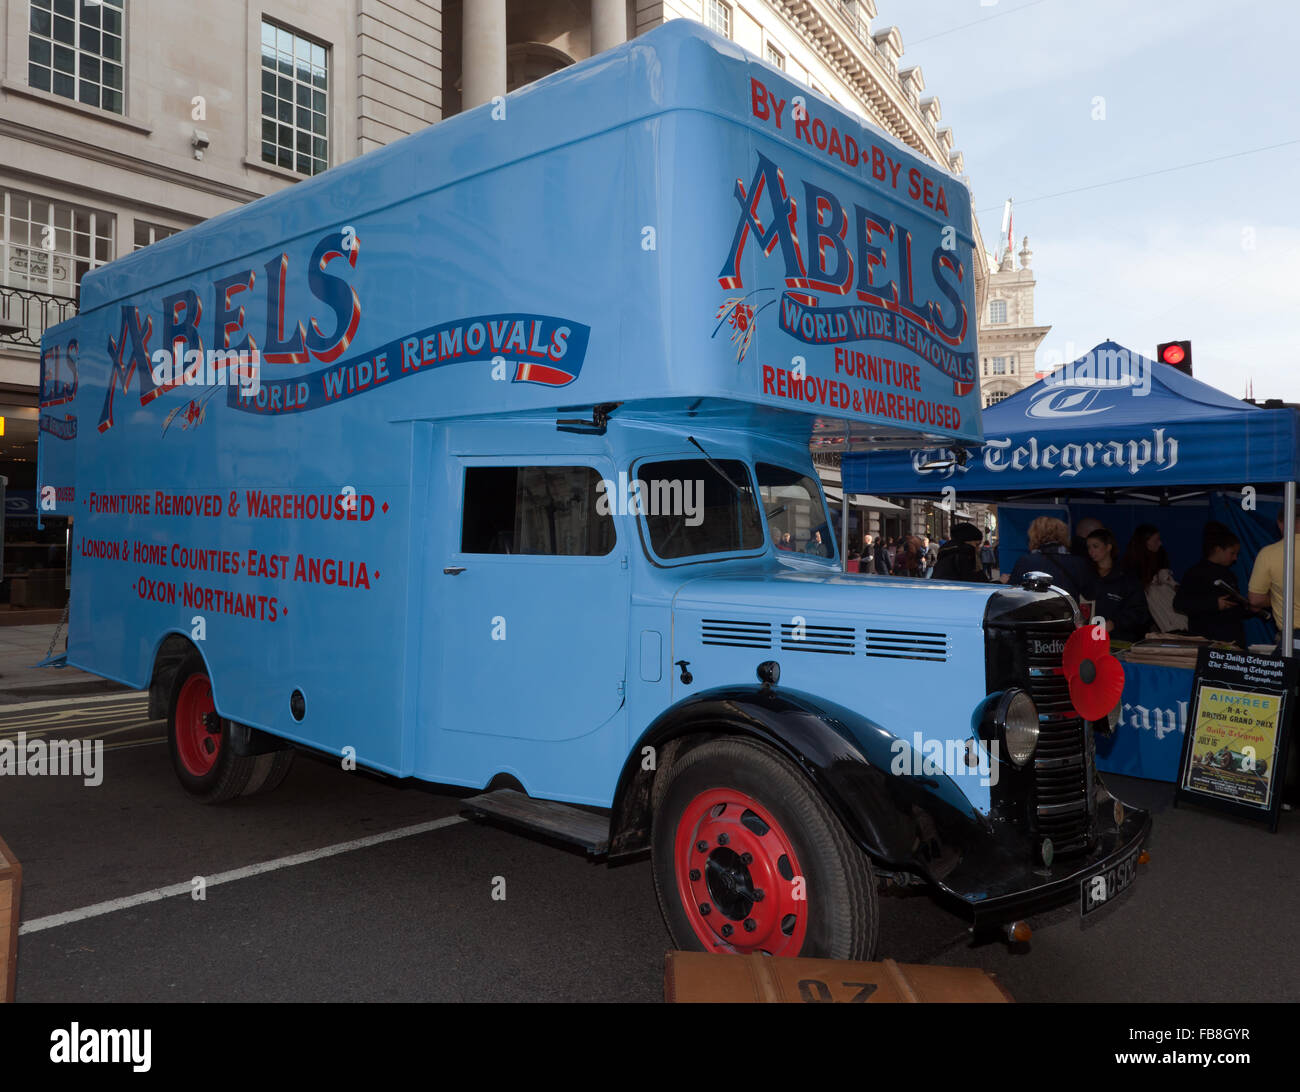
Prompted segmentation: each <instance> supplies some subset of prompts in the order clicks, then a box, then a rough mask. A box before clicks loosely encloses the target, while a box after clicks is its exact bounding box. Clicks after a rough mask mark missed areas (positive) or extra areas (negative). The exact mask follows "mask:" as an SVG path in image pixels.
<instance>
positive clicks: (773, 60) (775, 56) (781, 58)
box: [767, 42, 785, 72]
mask: <svg viewBox="0 0 1300 1092" xmlns="http://www.w3.org/2000/svg"><path fill="white" fill-rule="evenodd" d="M767 63H768V64H772V65H776V67H777V68H779V69H781V71H782V72H784V71H785V54H784V53H782V52H781V51H780V50H779V49H777V48H776V46H774V45H773V44H772V43H771V42H768V43H767Z"/></svg>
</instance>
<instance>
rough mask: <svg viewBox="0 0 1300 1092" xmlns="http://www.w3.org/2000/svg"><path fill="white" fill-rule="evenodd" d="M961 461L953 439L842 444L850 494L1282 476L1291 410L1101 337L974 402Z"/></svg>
mask: <svg viewBox="0 0 1300 1092" xmlns="http://www.w3.org/2000/svg"><path fill="white" fill-rule="evenodd" d="M984 436H985V442H984V443H983V445H981V446H979V447H972V448H971V449H970V450H969V452H968V458H967V461H966V465H965V466H960V465H956V461H955V459H954V451H953V449H943V448H934V447H930V448H921V449H914V450H911V451H881V452H876V453H873V454H864V455H852V454H848V455H845V457H844V460H843V465H844V486H845V488H846V489H847V490H848V491H849V492H850V493H866V492H871V493H876V494H880V495H900V494H923V493H938V492H941V491H942V490H943V489H944V487H945V486H952V487H953V488H955V489H956V490H957V492H958V494H959V496H960V497H961V498H962V500H970V499H975V498H979V497H989V498H991V499H997V498H1004V499H1005V498H1008V497H1010V496H1015V495H1019V494H1024V493H1035V492H1037V493H1057V494H1061V493H1065V492H1071V493H1074V492H1080V491H1094V490H1095V491H1106V490H1123V489H1129V490H1132V489H1136V490H1139V491H1141V492H1148V493H1149V492H1151V491H1153V490H1162V489H1164V488H1166V487H1188V486H1208V485H1238V484H1248V483H1256V484H1260V483H1274V482H1293V481H1296V480H1297V476H1300V458H1298V456H1297V450H1296V436H1297V418H1296V411H1294V410H1290V409H1261V408H1259V407H1256V406H1252V405H1250V404H1249V403H1247V402H1242V401H1241V400H1240V399H1237V398H1232V397H1231V396H1229V395H1227V394H1224V393H1223V392H1222V391H1220V390H1217V389H1216V388H1214V387H1211V386H1209V385H1208V384H1206V383H1201V382H1199V381H1198V380H1196V379H1192V378H1191V377H1190V376H1186V375H1184V374H1183V373H1182V372H1179V371H1177V370H1176V369H1174V368H1171V367H1169V366H1168V365H1165V364H1159V363H1156V362H1155V361H1153V360H1149V359H1147V358H1146V357H1144V356H1140V355H1138V354H1137V353H1134V352H1131V351H1130V350H1128V349H1125V348H1124V347H1123V346H1121V345H1117V344H1116V343H1115V342H1113V341H1107V342H1103V343H1102V344H1100V345H1098V346H1097V347H1096V348H1095V349H1093V350H1092V351H1091V352H1090V353H1088V354H1086V355H1085V356H1083V357H1081V358H1080V359H1079V360H1077V361H1075V362H1074V363H1073V364H1070V365H1067V366H1066V367H1064V368H1062V369H1060V370H1059V371H1057V372H1054V373H1053V374H1052V375H1049V376H1047V377H1046V378H1044V379H1042V380H1040V381H1039V382H1037V383H1035V384H1034V385H1033V386H1030V387H1026V388H1025V389H1024V390H1023V391H1020V392H1018V393H1017V394H1014V395H1012V396H1011V397H1010V398H1007V399H1004V400H1003V401H1001V402H999V403H998V404H997V405H995V406H993V407H992V408H991V409H989V410H986V411H985V413H984Z"/></svg>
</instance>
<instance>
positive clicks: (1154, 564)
mask: <svg viewBox="0 0 1300 1092" xmlns="http://www.w3.org/2000/svg"><path fill="white" fill-rule="evenodd" d="M1124 568H1125V569H1127V570H1128V571H1129V572H1131V573H1132V574H1133V575H1134V576H1136V577H1137V578H1138V579H1139V580H1141V581H1142V587H1143V588H1149V587H1150V586H1151V583H1152V581H1154V580H1155V579H1156V577H1157V576H1158V575H1159V573H1160V570H1161V569H1167V568H1169V554H1168V553H1166V552H1165V547H1164V543H1163V542H1162V541H1161V539H1160V528H1159V527H1157V526H1156V525H1155V524H1154V523H1140V524H1138V526H1137V528H1136V529H1135V530H1134V531H1133V537H1132V538H1130V539H1129V540H1128V549H1127V550H1125V551H1124Z"/></svg>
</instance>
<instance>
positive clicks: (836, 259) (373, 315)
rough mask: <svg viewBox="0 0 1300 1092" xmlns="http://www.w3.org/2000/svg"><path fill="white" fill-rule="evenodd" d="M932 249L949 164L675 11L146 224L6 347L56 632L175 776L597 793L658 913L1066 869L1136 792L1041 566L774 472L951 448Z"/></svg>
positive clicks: (778, 921) (873, 903)
mask: <svg viewBox="0 0 1300 1092" xmlns="http://www.w3.org/2000/svg"><path fill="white" fill-rule="evenodd" d="M974 260H975V256H974V254H973V252H972V234H971V212H970V195H969V192H968V190H967V189H966V187H965V185H964V183H963V182H962V181H961V180H960V179H957V178H955V177H953V176H952V175H950V174H948V173H947V172H946V171H944V170H943V169H941V168H939V167H937V166H936V165H935V164H934V163H931V162H929V161H927V160H923V159H920V158H919V157H917V156H916V155H915V154H914V153H913V152H911V151H910V150H908V149H906V148H904V147H902V146H900V145H898V144H897V143H896V142H894V141H893V140H892V139H891V138H889V137H888V136H886V135H885V134H883V133H880V132H878V131H876V130H874V129H871V128H870V127H869V126H866V125H864V124H863V123H862V122H861V121H860V120H858V119H855V118H853V117H851V116H849V115H848V114H845V113H844V112H842V111H841V110H840V109H839V108H838V107H836V106H835V105H834V104H833V103H830V102H829V101H828V100H824V99H821V98H820V97H818V96H816V95H815V94H811V93H810V92H809V91H808V89H806V88H802V87H799V86H797V85H794V84H791V83H789V82H788V81H787V80H786V78H785V76H784V75H783V74H782V73H781V72H779V71H778V70H776V69H774V68H770V67H768V66H765V65H763V64H762V63H761V62H760V61H758V60H757V59H755V58H752V57H750V56H749V55H747V54H745V53H744V52H743V51H741V50H739V49H737V48H736V47H735V46H734V45H733V44H732V43H730V42H726V41H724V40H723V39H720V38H718V37H716V36H714V35H712V34H710V33H709V32H707V31H704V30H702V29H700V28H698V27H695V26H694V25H692V24H688V23H686V22H675V23H671V24H668V25H666V26H664V27H662V28H660V29H658V30H656V31H654V32H652V33H650V34H647V35H645V36H643V37H641V38H638V39H636V40H635V41H633V42H630V43H627V44H626V45H624V46H621V47H619V48H617V49H615V50H612V51H610V52H609V53H606V54H602V55H601V56H599V57H596V58H593V59H592V60H590V61H588V62H584V63H583V64H580V65H575V66H574V67H573V68H572V69H566V70H565V71H563V72H561V73H557V74H556V75H554V76H552V77H549V78H547V79H545V80H542V81H539V82H538V83H537V84H535V85H530V86H529V87H528V88H525V89H523V90H521V91H520V92H517V93H515V94H513V95H511V96H509V97H508V98H507V100H506V105H505V109H504V113H503V114H501V115H500V116H497V114H496V113H494V112H493V111H492V110H489V109H488V108H486V107H485V108H483V109H480V110H475V111H469V112H468V113H466V114H463V115H459V116H457V117H455V118H453V119H450V120H448V121H446V122H442V123H440V124H438V125H437V126H434V127H432V128H431V129H429V130H428V131H426V132H424V133H420V134H416V135H415V136H413V137H410V138H407V139H406V140H403V141H399V142H397V143H396V144H393V145H391V146H389V147H387V148H384V149H382V150H379V151H376V152H372V153H369V154H367V155H365V156H363V157H361V158H360V159H358V160H355V161H353V162H350V163H347V164H343V165H341V166H339V167H336V168H334V169H332V170H330V171H327V172H325V173H324V174H322V175H319V176H317V177H315V178H313V179H311V180H310V181H306V182H302V183H300V184H298V185H297V186H295V187H293V188H292V189H291V190H287V191H285V192H283V193H280V194H277V195H275V196H273V197H270V198H266V199H263V200H261V201H258V202H255V203H254V204H253V205H250V206H248V207H246V208H243V209H239V210H235V211H233V212H231V213H227V214H225V215H223V216H221V217H218V218H216V219H214V220H212V221H209V222H208V223H205V224H202V225H199V226H198V227H195V228H193V229H191V230H189V231H186V232H183V233H181V234H179V235H177V236H174V237H172V238H169V239H167V240H163V241H161V242H159V243H157V244H155V245H154V246H151V247H149V248H147V250H144V251H141V252H139V253H137V254H134V255H132V256H130V257H127V258H124V259H121V260H120V261H118V262H114V263H112V264H111V265H109V266H106V267H104V268H103V269H101V270H97V271H94V272H92V273H91V274H89V275H88V276H87V277H86V278H85V281H84V283H83V290H82V308H81V313H80V314H79V315H78V316H77V317H76V318H75V319H73V320H71V321H69V322H68V323H64V324H61V325H60V326H58V327H54V328H52V329H51V330H49V331H48V332H47V335H46V340H45V343H44V344H43V347H42V361H43V368H44V373H43V384H42V392H43V402H42V415H41V447H40V466H39V468H38V478H39V481H40V483H41V503H42V508H43V509H44V510H45V511H46V512H48V513H53V514H60V515H70V516H73V517H75V522H74V527H73V536H72V537H73V544H74V549H73V552H74V560H73V568H72V597H71V607H70V610H71V639H70V643H69V649H68V662H69V663H72V664H74V665H75V666H78V667H80V668H82V669H83V670H88V671H91V672H95V673H97V674H100V675H103V676H105V677H108V678H113V679H117V680H118V681H121V682H124V683H127V684H128V685H132V686H136V687H139V688H146V687H147V688H148V689H149V691H150V695H151V708H152V709H153V712H154V714H155V715H157V716H160V717H162V716H165V717H166V718H167V720H168V736H169V745H170V749H171V754H172V762H173V767H174V769H175V771H176V774H177V777H178V780H179V781H180V783H181V786H182V788H183V789H184V790H185V791H186V792H188V793H189V794H190V795H192V796H193V797H195V798H196V799H197V800H199V801H202V802H205V803H220V802H223V801H226V800H229V799H231V798H233V797H235V796H239V795H249V794H251V793H254V792H259V791H267V790H268V789H270V788H273V787H274V786H275V785H276V784H278V783H279V782H280V781H281V780H282V779H283V778H284V776H285V775H286V774H287V772H288V769H289V763H290V761H291V759H292V754H293V751H294V749H296V748H306V749H311V750H313V751H316V752H319V753H324V754H327V755H332V756H338V757H341V758H343V759H344V760H345V762H353V763H355V764H356V765H359V766H362V767H365V768H368V769H371V770H375V771H378V772H382V773H384V774H387V775H389V776H392V777H399V778H408V777H409V778H416V779H420V780H423V781H427V782H432V783H437V784H444V785H452V786H466V787H472V788H491V787H493V786H494V785H499V784H500V783H501V781H502V780H503V779H508V780H509V781H510V783H511V784H513V785H517V786H518V787H519V789H520V790H522V793H524V794H526V798H527V800H529V801H532V802H545V803H546V804H547V806H552V807H553V806H558V805H568V806H569V807H570V808H571V809H581V810H580V811H574V814H575V815H578V816H579V817H580V818H581V819H582V821H583V823H584V824H585V829H588V830H590V829H591V827H592V823H593V820H592V819H591V816H592V814H593V812H594V814H595V815H596V816H597V818H596V819H595V820H594V823H595V825H596V826H597V827H599V828H600V836H599V837H597V838H594V839H593V840H592V842H591V848H592V849H594V850H597V851H599V852H601V853H603V854H605V855H606V856H608V858H609V859H611V860H621V859H625V858H629V857H632V856H634V855H637V854H645V853H649V855H650V856H651V858H652V860H653V865H654V874H655V880H656V886H657V890H658V893H659V899H660V903H661V907H662V909H663V913H664V917H665V920H666V922H667V924H668V927H669V930H670V932H671V934H672V937H673V940H674V942H675V943H676V944H677V945H678V946H679V947H684V948H696V949H704V950H712V951H730V952H766V953H769V954H773V955H815V956H827V957H859V958H861V957H868V956H870V955H871V953H872V952H873V951H874V950H875V947H876V939H877V933H878V913H877V891H878V887H879V886H880V885H881V884H883V883H885V882H890V883H895V884H918V885H925V886H928V887H929V888H930V889H931V890H933V891H934V892H935V893H936V894H937V895H938V896H939V897H941V898H943V899H945V900H947V901H948V902H949V903H951V904H952V905H953V907H954V908H955V909H957V910H959V911H960V912H962V913H963V914H965V915H966V916H967V917H968V918H970V919H971V921H972V923H973V925H974V926H975V927H977V928H983V927H989V928H996V927H1000V926H1002V925H1004V924H1006V923H1008V922H1014V921H1016V920H1018V919H1020V918H1022V917H1023V916H1025V915H1026V914H1029V913H1032V912H1035V911H1037V910H1040V909H1044V908H1047V907H1052V906H1057V905H1061V904H1065V903H1071V902H1074V901H1075V900H1079V901H1080V905H1081V906H1082V907H1083V908H1084V909H1088V908H1090V907H1092V906H1095V905H1099V904H1100V903H1101V902H1104V901H1106V900H1107V899H1108V898H1109V897H1110V896H1111V895H1112V894H1113V893H1115V892H1117V891H1118V889H1119V888H1120V887H1121V886H1126V884H1127V879H1126V877H1130V876H1131V872H1132V869H1131V864H1132V861H1133V860H1134V859H1135V857H1136V855H1137V854H1138V853H1139V852H1140V850H1141V847H1142V844H1143V842H1144V840H1145V837H1146V834H1147V831H1148V829H1149V818H1148V816H1147V815H1146V813H1145V812H1142V811H1139V810H1136V809H1132V808H1128V807H1126V806H1124V805H1123V804H1121V803H1120V802H1118V801H1117V800H1115V799H1114V798H1113V797H1111V796H1110V795H1109V793H1108V792H1107V791H1106V790H1105V788H1104V786H1103V785H1102V784H1101V781H1100V779H1099V778H1098V777H1097V774H1096V770H1095V766H1094V763H1093V751H1092V747H1093V744H1092V739H1093V735H1092V733H1093V732H1094V730H1100V729H1102V728H1104V727H1105V724H1106V720H1105V717H1102V718H1101V719H1100V720H1097V721H1089V720H1085V719H1084V718H1083V717H1082V716H1080V714H1079V713H1078V711H1077V709H1076V707H1075V706H1076V701H1075V698H1074V697H1073V694H1074V691H1073V690H1072V689H1071V688H1072V686H1073V685H1074V680H1073V678H1072V677H1071V676H1069V675H1068V674H1067V671H1066V668H1065V666H1064V665H1065V661H1064V658H1063V657H1064V652H1065V648H1066V643H1067V641H1069V640H1071V639H1073V638H1074V636H1075V635H1076V633H1077V632H1080V631H1081V627H1080V619H1079V615H1078V611H1077V607H1076V605H1075V604H1074V602H1073V601H1072V600H1071V599H1070V598H1069V597H1068V596H1067V595H1065V594H1064V593H1062V592H1060V591H1059V590H1054V589H1052V588H1051V587H1050V580H1048V579H1046V578H1044V577H1042V574H1034V575H1032V576H1031V578H1029V579H1027V581H1026V583H1025V585H1024V586H1016V587H1008V586H1001V585H976V584H967V585H962V584H949V583H945V582H942V581H934V580H929V581H925V580H908V579H897V578H891V577H878V576H871V575H865V574H856V573H847V572H845V571H844V566H843V564H842V561H841V558H842V557H843V548H842V543H841V542H840V541H839V538H838V534H837V529H836V527H835V526H834V525H833V524H834V521H833V519H832V518H831V516H830V514H829V511H828V508H827V504H826V499H825V496H824V493H823V491H822V488H821V485H820V483H819V480H818V476H817V473H816V470H815V468H814V465H813V457H812V452H813V451H816V450H827V451H847V450H861V449H864V448H868V447H878V446H882V445H884V446H890V445H892V446H909V447H914V446H917V445H918V443H920V442H925V443H934V444H935V445H943V446H946V447H951V446H953V445H954V444H955V445H962V444H974V443H978V442H979V440H980V438H981V432H980V423H979V391H978V385H977V376H976V370H975V349H976V347H975V334H974V329H973V327H974V323H973V321H972V316H974V315H975V314H976V307H975V302H976V301H975V297H974V284H973V278H974V266H973V261H974ZM213 351H215V352H217V354H218V357H217V359H216V360H215V361H214V360H213V358H212V352H213ZM229 354H234V359H233V360H231V359H229ZM182 361H183V366H182ZM1089 655H1092V656H1094V657H1096V656H1097V655H1100V653H1094V652H1090V653H1089ZM349 768H350V767H349ZM488 795H489V796H490V795H492V794H491V793H489V794H488ZM516 795H517V794H516ZM517 804H518V801H517V800H516V801H515V802H514V803H512V804H511V807H514V808H516V810H517ZM479 807H480V808H482V809H483V810H484V811H490V810H491V807H490V805H489V804H487V803H480V804H479ZM1117 877H1118V878H1117ZM1089 892H1091V895H1090V896H1089V895H1088V893H1089Z"/></svg>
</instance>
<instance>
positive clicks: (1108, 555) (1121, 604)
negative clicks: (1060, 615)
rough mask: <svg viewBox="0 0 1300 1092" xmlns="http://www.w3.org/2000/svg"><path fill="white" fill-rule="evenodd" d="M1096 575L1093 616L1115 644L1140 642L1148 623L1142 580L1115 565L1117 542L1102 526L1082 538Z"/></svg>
mask: <svg viewBox="0 0 1300 1092" xmlns="http://www.w3.org/2000/svg"><path fill="white" fill-rule="evenodd" d="M1084 542H1085V543H1086V546H1087V550H1088V558H1089V560H1090V561H1091V562H1092V567H1093V571H1094V572H1095V574H1096V576H1095V578H1094V580H1093V584H1092V593H1093V602H1094V604H1095V607H1096V616H1097V617H1101V618H1104V619H1105V620H1106V632H1107V633H1109V634H1110V635H1111V636H1112V637H1114V638H1115V639H1116V640H1117V641H1140V640H1141V639H1142V638H1143V637H1145V636H1146V632H1147V628H1148V626H1150V624H1151V613H1150V611H1148V610H1147V597H1146V591H1145V589H1144V588H1143V587H1142V581H1141V580H1140V579H1139V578H1138V577H1136V576H1134V575H1133V574H1132V573H1131V572H1128V571H1127V570H1126V569H1125V568H1124V567H1123V566H1122V565H1120V563H1119V543H1118V542H1116V541H1115V536H1114V535H1112V534H1111V533H1110V532H1109V531H1108V530H1106V528H1105V527H1101V528H1098V529H1097V530H1095V531H1093V532H1091V533H1090V534H1089V535H1088V536H1087V538H1086V539H1084Z"/></svg>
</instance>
